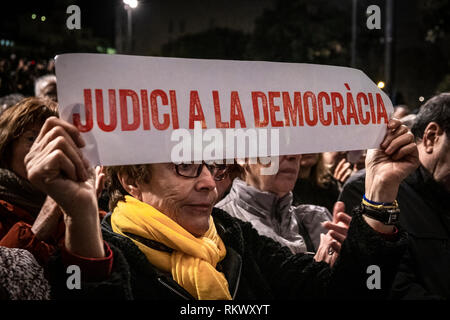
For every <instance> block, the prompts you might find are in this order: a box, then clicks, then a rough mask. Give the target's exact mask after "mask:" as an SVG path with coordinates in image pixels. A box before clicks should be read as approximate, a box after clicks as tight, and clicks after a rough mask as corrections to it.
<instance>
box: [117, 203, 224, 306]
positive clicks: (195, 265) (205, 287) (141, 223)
mask: <svg viewBox="0 0 450 320" xmlns="http://www.w3.org/2000/svg"><path fill="white" fill-rule="evenodd" d="M111 225H112V228H113V231H114V232H116V233H119V234H121V235H124V236H126V237H128V236H127V235H126V234H125V233H131V234H134V235H138V236H140V237H144V238H147V239H150V240H154V241H157V242H159V243H162V244H164V245H165V246H167V247H169V248H172V249H173V252H172V253H168V252H164V251H159V250H156V249H152V248H150V247H148V246H146V245H144V244H143V243H141V242H139V241H137V240H135V239H133V238H131V237H128V238H130V239H131V240H133V242H134V243H135V244H136V245H137V246H138V247H139V249H140V250H141V251H142V252H143V253H144V254H145V256H146V257H147V259H148V261H149V262H150V263H151V264H153V265H154V266H155V267H156V268H158V269H160V270H162V271H165V272H170V273H171V274H172V277H173V279H174V280H175V281H176V282H177V283H178V284H179V285H180V286H182V287H183V288H184V289H185V290H186V291H188V292H189V293H190V294H191V295H192V296H194V297H195V298H196V299H198V300H231V295H230V292H229V290H228V282H227V280H226V278H225V276H224V275H223V273H222V272H219V271H217V270H216V265H217V263H218V262H219V261H221V260H222V259H223V258H224V257H225V255H226V249H225V245H224V244H223V242H222V239H220V237H219V235H218V234H217V231H216V227H215V225H214V221H213V219H212V217H211V218H210V223H209V229H208V231H207V232H206V233H205V234H204V235H203V236H202V237H200V238H196V237H195V236H193V235H192V234H191V233H189V232H188V231H186V229H184V228H183V227H181V226H180V225H179V224H177V223H176V222H175V221H173V220H172V219H170V218H169V217H168V216H166V215H165V214H163V213H161V212H159V211H158V210H156V209H155V208H153V207H152V206H150V205H148V204H146V203H144V202H141V201H139V200H137V199H135V198H133V197H131V196H125V202H124V201H120V202H119V203H118V204H117V207H116V208H115V209H114V211H113V214H112V216H111Z"/></svg>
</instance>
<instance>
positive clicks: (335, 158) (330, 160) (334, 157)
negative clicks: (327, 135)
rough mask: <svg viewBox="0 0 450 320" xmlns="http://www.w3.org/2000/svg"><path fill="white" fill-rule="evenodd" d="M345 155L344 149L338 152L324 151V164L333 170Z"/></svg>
mask: <svg viewBox="0 0 450 320" xmlns="http://www.w3.org/2000/svg"><path fill="white" fill-rule="evenodd" d="M346 155H347V152H345V151H339V152H324V153H323V161H324V163H325V165H326V166H328V167H329V168H330V170H331V171H332V172H333V171H334V169H335V168H336V166H337V165H338V163H339V161H341V160H342V159H344V158H345V157H346Z"/></svg>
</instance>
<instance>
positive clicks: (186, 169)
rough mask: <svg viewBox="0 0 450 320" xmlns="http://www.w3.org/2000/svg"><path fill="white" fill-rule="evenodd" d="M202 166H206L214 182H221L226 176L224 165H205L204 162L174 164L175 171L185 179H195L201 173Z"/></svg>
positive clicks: (225, 166) (226, 167)
mask: <svg viewBox="0 0 450 320" xmlns="http://www.w3.org/2000/svg"><path fill="white" fill-rule="evenodd" d="M203 166H206V168H207V169H208V170H209V172H210V173H211V175H212V176H213V178H214V180H215V181H222V180H223V179H225V177H226V175H227V169H228V166H227V165H226V164H207V163H205V162H202V163H197V164H195V163H181V164H176V165H175V171H176V172H177V174H178V175H180V176H182V177H185V178H197V177H199V176H200V174H201V173H202V170H203Z"/></svg>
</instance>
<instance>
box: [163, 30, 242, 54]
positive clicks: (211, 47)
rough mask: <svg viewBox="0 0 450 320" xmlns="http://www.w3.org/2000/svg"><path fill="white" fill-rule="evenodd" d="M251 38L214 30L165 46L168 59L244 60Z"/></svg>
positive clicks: (236, 31) (177, 40)
mask: <svg viewBox="0 0 450 320" xmlns="http://www.w3.org/2000/svg"><path fill="white" fill-rule="evenodd" d="M248 39H249V36H248V35H246V34H245V33H243V32H242V31H238V30H232V29H228V28H213V29H209V30H207V31H204V32H200V33H196V34H188V35H185V36H182V37H180V38H178V39H176V40H173V41H170V42H168V43H166V44H165V45H163V47H162V49H161V53H162V55H163V56H166V57H180V58H199V59H200V58H202V59H232V60H238V59H243V58H244V56H245V50H246V44H247V43H248Z"/></svg>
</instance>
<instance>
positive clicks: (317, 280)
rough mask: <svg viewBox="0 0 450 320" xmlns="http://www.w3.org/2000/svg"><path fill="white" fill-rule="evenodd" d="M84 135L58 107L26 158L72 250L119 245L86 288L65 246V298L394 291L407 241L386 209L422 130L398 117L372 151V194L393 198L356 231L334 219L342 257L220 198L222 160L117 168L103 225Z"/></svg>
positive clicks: (58, 274)
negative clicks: (309, 247) (294, 248)
mask: <svg viewBox="0 0 450 320" xmlns="http://www.w3.org/2000/svg"><path fill="white" fill-rule="evenodd" d="M55 140H57V141H58V143H54V141H55ZM83 146H84V141H83V139H82V138H81V136H80V134H79V132H78V130H77V129H76V128H75V127H74V126H72V125H70V124H69V123H67V122H64V121H62V120H60V119H55V118H51V119H49V120H47V122H46V123H45V124H44V127H43V129H42V130H41V132H40V134H39V136H38V138H37V139H36V141H35V143H34V144H33V146H32V149H31V151H30V153H29V154H28V155H27V157H26V159H25V163H26V167H27V172H28V176H29V179H30V181H32V183H33V184H35V185H36V187H38V188H40V189H41V190H42V191H44V192H46V193H47V194H49V195H51V196H52V198H53V199H55V201H56V202H57V203H58V204H59V205H60V206H61V208H62V209H63V212H64V215H65V222H66V233H65V247H66V250H67V252H69V253H71V254H73V255H76V256H78V257H84V258H86V259H92V260H98V259H102V258H104V257H105V255H106V252H105V251H106V250H105V246H104V242H103V240H105V241H106V242H107V243H109V246H110V248H111V250H112V252H113V255H114V264H113V267H112V271H111V273H110V274H109V275H108V277H106V278H103V279H100V280H95V281H90V282H89V281H85V282H83V283H82V284H81V286H80V288H81V289H80V290H68V288H67V287H66V277H67V274H66V272H65V270H66V269H65V268H64V267H61V266H63V261H62V259H61V258H60V257H58V256H56V257H55V259H54V261H53V265H54V268H53V269H52V270H53V271H52V275H53V277H52V279H53V280H52V291H53V294H54V296H55V297H57V298H61V297H63V298H70V297H78V298H89V297H102V298H122V299H199V300H202V299H207V300H209V299H220V300H227V299H253V298H254V299H268V298H277V299H311V298H327V297H333V298H336V297H339V298H349V297H354V298H384V297H385V296H386V293H387V291H388V290H387V289H388V288H389V287H390V283H391V281H392V279H393V277H394V275H395V273H396V270H397V267H398V264H399V261H400V257H401V256H402V255H403V252H404V250H405V243H406V235H405V234H404V232H403V231H401V230H398V229H397V228H396V227H395V225H393V224H388V221H385V220H384V217H383V215H384V213H385V209H386V208H392V207H393V206H394V203H395V198H396V194H397V189H398V185H399V184H400V182H401V181H402V180H403V179H404V178H405V177H406V176H407V175H409V174H410V173H411V172H412V171H413V170H414V169H415V168H416V167H417V165H418V158H417V149H416V145H415V143H414V141H413V139H412V136H411V135H409V134H408V130H407V128H406V127H404V126H402V125H401V123H400V122H399V121H396V120H391V121H390V122H389V123H388V125H387V134H386V137H385V139H384V142H383V144H382V148H380V149H376V150H375V149H374V150H370V151H369V152H368V154H367V157H366V161H367V164H368V165H367V168H368V169H367V173H366V196H367V197H368V199H370V201H372V202H374V203H383V204H385V205H386V208H384V207H377V208H378V209H373V208H372V209H370V208H369V207H370V206H367V207H361V209H359V210H355V211H354V217H353V219H352V221H351V223H350V226H349V229H348V231H347V230H342V228H341V226H340V225H339V224H338V223H332V222H327V227H328V228H329V229H333V230H336V231H338V233H340V234H341V236H342V237H344V238H345V237H346V239H345V241H344V242H343V244H342V246H341V248H340V252H339V258H338V259H337V260H336V263H335V264H334V266H333V268H330V266H329V265H328V264H327V263H325V262H317V261H315V260H314V259H313V257H312V256H310V255H306V254H296V255H294V254H292V253H291V252H290V251H289V249H287V248H284V247H282V246H281V245H280V244H278V243H276V242H275V241H273V240H271V239H269V238H266V237H263V236H260V235H258V233H257V231H256V230H255V229H253V227H252V226H251V225H250V224H249V223H245V222H242V221H239V220H237V219H234V218H232V217H230V216H229V215H227V214H226V213H225V212H223V211H221V210H217V209H213V206H214V203H215V199H216V197H217V191H216V187H215V180H217V179H220V177H221V176H223V175H224V174H226V167H222V166H219V165H214V164H206V163H201V164H179V165H175V164H173V163H162V164H150V165H133V166H121V167H118V168H116V170H115V171H114V170H113V172H115V173H116V174H115V175H114V176H113V178H114V179H116V182H115V184H113V185H112V189H111V190H112V194H111V204H112V207H113V211H112V214H111V215H110V216H108V218H107V219H106V220H105V221H104V222H103V233H101V232H100V225H99V222H98V219H97V215H98V207H97V198H96V195H95V186H94V183H93V182H92V181H91V180H90V179H89V177H88V172H89V171H90V172H92V171H93V170H92V169H91V170H89V166H88V165H87V163H86V162H85V161H84V160H83V157H82V155H81V153H80V152H79V148H81V147H83ZM396 212H397V213H398V211H396ZM406 214H407V213H406ZM327 254H333V252H332V251H329V252H328V253H327ZM374 266H377V267H378V268H379V270H381V272H382V275H381V278H380V281H381V283H380V284H376V285H375V286H373V285H370V283H369V282H370V281H369V280H370V279H368V278H369V276H370V270H372V268H373V267H374ZM84 267H86V266H81V269H82V270H81V274H83V273H84V270H83V268H84ZM368 272H369V274H368ZM374 288H375V289H374Z"/></svg>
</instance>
